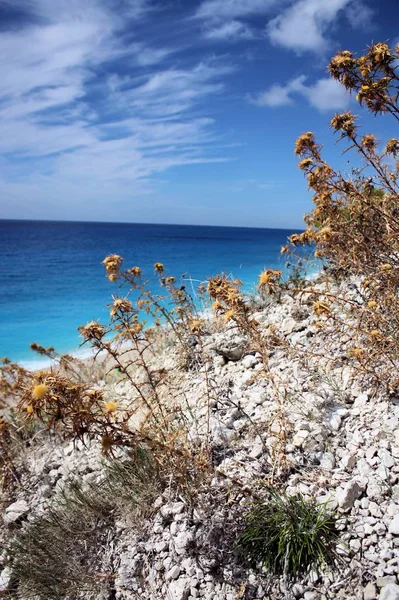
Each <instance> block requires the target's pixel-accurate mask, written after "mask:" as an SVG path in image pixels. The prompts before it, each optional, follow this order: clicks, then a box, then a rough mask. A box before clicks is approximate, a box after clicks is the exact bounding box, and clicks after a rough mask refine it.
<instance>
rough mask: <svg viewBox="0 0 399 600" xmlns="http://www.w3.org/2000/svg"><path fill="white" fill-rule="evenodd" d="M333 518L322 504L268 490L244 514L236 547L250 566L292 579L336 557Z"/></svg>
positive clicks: (336, 535) (331, 562)
mask: <svg viewBox="0 0 399 600" xmlns="http://www.w3.org/2000/svg"><path fill="white" fill-rule="evenodd" d="M337 537H338V534H337V530H336V526H335V517H334V516H333V515H332V513H331V512H329V511H328V510H327V508H326V505H325V504H318V503H317V502H316V500H315V499H310V500H308V499H305V498H304V497H303V496H302V495H301V494H296V495H294V496H288V495H286V494H284V493H279V492H277V491H276V490H273V489H268V492H267V497H266V498H265V499H264V500H263V501H257V502H256V503H254V504H253V505H252V507H251V508H250V510H249V512H248V515H247V517H246V523H245V528H244V531H243V532H242V534H241V536H240V539H239V543H238V550H239V554H240V555H241V556H242V557H244V558H245V559H246V560H247V561H248V562H249V563H250V564H251V566H253V567H257V566H261V567H263V568H265V569H266V570H267V571H268V572H269V573H270V574H273V575H284V576H286V577H288V578H290V579H295V578H297V577H298V576H299V575H303V574H305V573H306V572H308V571H309V570H310V569H311V568H315V569H318V568H319V567H321V566H323V565H331V566H333V565H334V563H335V562H336V560H337V554H336V551H335V546H336V543H337Z"/></svg>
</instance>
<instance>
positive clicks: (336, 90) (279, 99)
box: [248, 75, 350, 112]
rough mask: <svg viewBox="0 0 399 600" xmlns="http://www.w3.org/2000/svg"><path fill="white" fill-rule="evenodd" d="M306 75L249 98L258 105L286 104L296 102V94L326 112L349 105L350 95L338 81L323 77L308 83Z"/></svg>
mask: <svg viewBox="0 0 399 600" xmlns="http://www.w3.org/2000/svg"><path fill="white" fill-rule="evenodd" d="M305 81H306V77H305V76H304V75H300V76H299V77H296V78H295V79H292V80H291V81H289V82H288V83H287V84H286V85H281V84H278V83H276V84H273V85H272V86H271V87H270V88H269V89H267V90H265V91H264V92H261V93H260V94H257V95H256V96H249V97H248V100H249V102H251V103H252V104H256V105H257V106H268V107H277V106H286V105H289V104H293V103H294V98H295V94H297V95H300V96H302V97H304V98H305V99H306V100H307V101H308V102H309V104H310V105H311V106H313V107H314V108H316V109H317V110H319V111H320V112H324V111H327V110H343V109H345V108H347V107H348V105H349V102H350V95H349V93H348V92H347V91H346V90H345V88H344V87H343V86H342V85H341V84H340V83H339V82H338V81H335V80H333V79H330V78H327V77H326V78H322V79H319V80H318V81H316V82H315V83H314V84H310V85H306V84H305Z"/></svg>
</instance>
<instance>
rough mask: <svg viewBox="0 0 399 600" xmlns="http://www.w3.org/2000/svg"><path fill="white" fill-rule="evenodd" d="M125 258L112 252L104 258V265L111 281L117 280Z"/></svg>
mask: <svg viewBox="0 0 399 600" xmlns="http://www.w3.org/2000/svg"><path fill="white" fill-rule="evenodd" d="M122 264H123V258H122V257H121V256H119V255H118V254H110V255H109V256H107V257H106V258H104V260H103V265H104V266H105V270H106V272H107V276H108V279H109V280H110V281H116V280H117V279H118V277H119V274H120V269H121V267H122Z"/></svg>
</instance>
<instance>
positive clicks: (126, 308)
mask: <svg viewBox="0 0 399 600" xmlns="http://www.w3.org/2000/svg"><path fill="white" fill-rule="evenodd" d="M132 310H133V306H132V303H131V302H130V300H126V298H116V299H115V300H114V302H113V304H112V308H111V310H110V315H111V317H116V316H117V315H118V314H120V315H126V314H129V313H131V312H132Z"/></svg>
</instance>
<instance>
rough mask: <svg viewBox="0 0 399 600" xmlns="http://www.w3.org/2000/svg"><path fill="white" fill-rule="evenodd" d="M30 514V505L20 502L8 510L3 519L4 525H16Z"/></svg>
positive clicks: (11, 505)
mask: <svg viewBox="0 0 399 600" xmlns="http://www.w3.org/2000/svg"><path fill="white" fill-rule="evenodd" d="M28 512H29V506H28V503H27V502H26V501H25V500H18V501H17V502H14V503H13V504H10V506H8V507H7V508H6V512H5V515H4V517H3V520H4V523H6V525H9V524H10V523H16V522H17V521H19V519H21V518H22V517H23V516H24V515H26V513H28Z"/></svg>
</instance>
